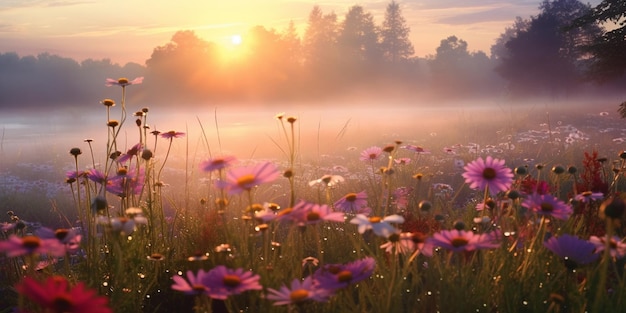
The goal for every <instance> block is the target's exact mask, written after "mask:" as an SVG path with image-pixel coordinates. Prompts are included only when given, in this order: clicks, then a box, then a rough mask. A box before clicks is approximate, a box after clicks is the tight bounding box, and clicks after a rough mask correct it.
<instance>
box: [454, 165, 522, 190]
mask: <svg viewBox="0 0 626 313" xmlns="http://www.w3.org/2000/svg"><path fill="white" fill-rule="evenodd" d="M464 169H465V173H463V178H465V182H466V183H468V184H470V188H472V189H481V190H485V188H489V192H490V193H491V195H495V194H497V193H498V192H500V191H506V190H508V189H509V188H511V184H512V183H513V171H511V169H510V168H508V167H506V166H504V160H500V159H494V158H492V157H491V156H488V157H487V158H486V159H485V160H483V159H482V158H478V159H476V160H474V161H472V162H470V163H469V164H467V165H465V167H464Z"/></svg>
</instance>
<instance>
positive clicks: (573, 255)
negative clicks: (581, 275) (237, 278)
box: [543, 234, 600, 270]
mask: <svg viewBox="0 0 626 313" xmlns="http://www.w3.org/2000/svg"><path fill="white" fill-rule="evenodd" d="M543 245H544V246H545V247H546V248H548V249H549V250H550V251H552V252H554V254H556V255H558V256H559V257H561V258H563V261H564V262H565V266H566V267H567V268H568V269H570V270H574V269H575V268H576V267H578V266H579V265H584V264H588V263H591V262H594V261H595V260H597V259H598V258H599V257H600V255H599V254H597V253H595V249H596V245H594V244H593V243H591V242H589V241H587V240H583V239H580V238H578V237H576V236H572V235H568V234H564V235H561V236H559V237H551V238H550V239H548V240H547V241H545V242H544V243H543Z"/></svg>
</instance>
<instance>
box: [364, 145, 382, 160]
mask: <svg viewBox="0 0 626 313" xmlns="http://www.w3.org/2000/svg"><path fill="white" fill-rule="evenodd" d="M382 155H383V149H382V148H381V147H376V146H372V147H369V148H367V149H365V150H363V152H361V156H360V157H359V160H361V161H363V162H373V161H376V160H378V159H380V157H381V156H382Z"/></svg>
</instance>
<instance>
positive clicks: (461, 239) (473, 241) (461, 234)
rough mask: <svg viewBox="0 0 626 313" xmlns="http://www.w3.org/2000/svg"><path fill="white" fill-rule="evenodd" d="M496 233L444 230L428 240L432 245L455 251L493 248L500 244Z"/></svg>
mask: <svg viewBox="0 0 626 313" xmlns="http://www.w3.org/2000/svg"><path fill="white" fill-rule="evenodd" d="M496 237H497V236H496V234H475V233H474V232H473V231H470V230H458V229H452V230H442V231H440V232H438V233H435V234H433V236H432V237H431V238H429V239H428V240H427V243H428V244H429V245H431V246H432V247H441V248H444V249H446V250H450V251H453V252H461V251H474V250H478V249H492V248H497V247H499V246H500V244H499V243H498V242H496V240H495V238H496Z"/></svg>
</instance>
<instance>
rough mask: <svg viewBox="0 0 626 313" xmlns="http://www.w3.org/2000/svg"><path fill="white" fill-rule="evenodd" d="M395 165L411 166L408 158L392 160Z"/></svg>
mask: <svg viewBox="0 0 626 313" xmlns="http://www.w3.org/2000/svg"><path fill="white" fill-rule="evenodd" d="M393 161H394V162H395V163H396V164H397V165H408V164H411V159H410V158H397V159H395V160H393Z"/></svg>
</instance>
